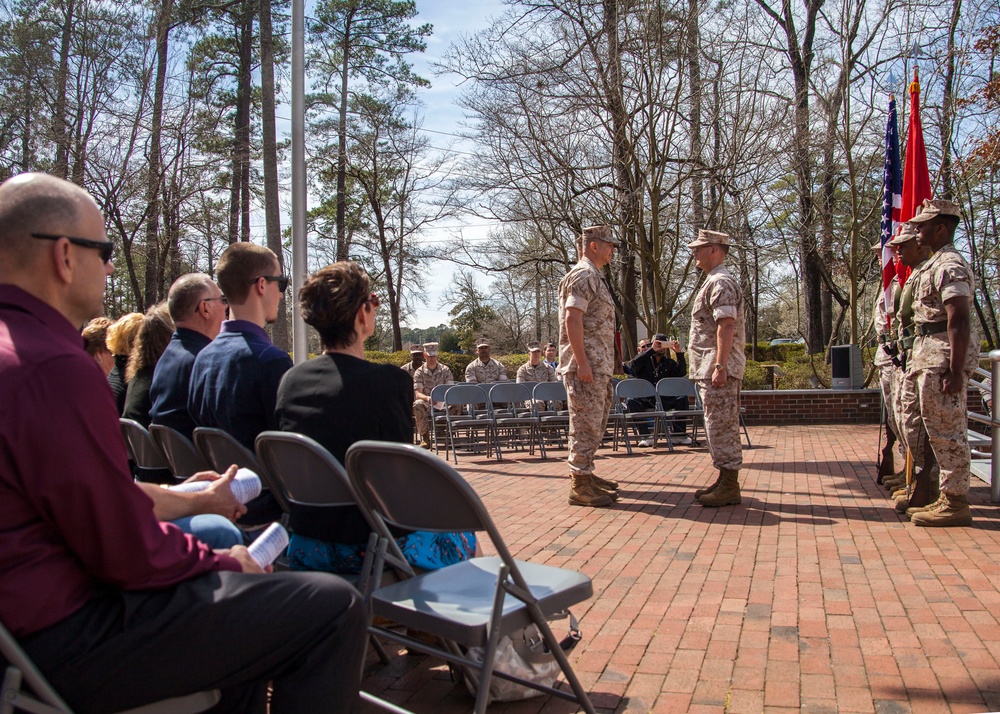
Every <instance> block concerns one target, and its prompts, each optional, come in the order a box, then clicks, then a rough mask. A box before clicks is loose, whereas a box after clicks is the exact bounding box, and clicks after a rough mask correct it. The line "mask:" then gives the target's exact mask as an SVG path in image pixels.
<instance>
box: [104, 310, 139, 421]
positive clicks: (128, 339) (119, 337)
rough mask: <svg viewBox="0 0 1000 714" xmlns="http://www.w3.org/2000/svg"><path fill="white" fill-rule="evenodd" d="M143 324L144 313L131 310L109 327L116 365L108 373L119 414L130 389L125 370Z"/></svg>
mask: <svg viewBox="0 0 1000 714" xmlns="http://www.w3.org/2000/svg"><path fill="white" fill-rule="evenodd" d="M141 324H142V313H141V312H130V313H128V314H126V315H122V316H121V317H119V318H118V319H117V320H115V321H114V322H113V323H111V326H110V327H109V328H108V337H107V345H108V349H109V350H111V354H112V355H114V358H115V366H114V367H113V368H112V369H111V373H110V374H109V375H108V384H110V385H111V393H112V394H114V395H115V405H116V406H117V407H118V416H121V415H122V412H124V411H125V392H126V391H127V389H128V379H126V377H125V372H126V370H127V369H128V358H129V355H130V354H132V344H133V343H134V342H135V336H136V334H137V333H138V332H139V325H141Z"/></svg>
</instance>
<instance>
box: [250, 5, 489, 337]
mask: <svg viewBox="0 0 1000 714" xmlns="http://www.w3.org/2000/svg"><path fill="white" fill-rule="evenodd" d="M313 5H314V0H306V16H307V17H311V16H312V8H313ZM416 6H417V13H418V14H417V17H416V18H414V19H413V20H412V21H411V24H412V25H414V26H417V25H422V24H424V23H430V24H431V25H433V32H432V34H431V36H430V37H428V38H426V41H427V50H426V51H425V52H423V53H420V54H415V55H411V56H410V57H409V58H408V60H409V61H410V62H411V63H412V64H413V68H414V71H415V72H416V73H417V74H418V75H420V76H421V77H424V78H425V79H428V80H429V81H430V82H431V86H430V87H429V88H425V89H421V90H419V93H418V94H419V98H420V100H421V101H422V102H423V105H424V106H423V107H422V109H421V113H422V114H423V128H424V130H425V131H426V133H427V134H426V135H427V137H428V139H429V143H430V145H431V146H432V147H437V148H441V149H446V148H450V149H451V150H458V151H470V150H471V147H470V146H469V145H468V144H467V143H462V141H461V140H459V139H457V138H456V137H455V136H454V135H456V134H460V133H461V131H462V122H463V120H464V118H465V117H464V114H463V110H462V109H461V108H460V107H459V106H458V105H457V104H456V100H457V99H458V97H459V94H460V92H461V89H460V87H459V86H458V81H459V78H458V77H457V76H456V75H453V74H447V75H435V70H434V69H432V65H433V64H434V63H435V62H439V61H440V60H441V59H442V57H443V56H444V54H445V53H446V52H447V51H448V48H449V47H451V45H452V43H453V42H455V41H457V40H458V39H460V38H461V37H462V36H464V35H471V34H473V33H475V32H476V31H477V30H480V29H485V28H486V27H488V26H489V24H490V22H491V18H493V17H496V16H498V15H500V14H502V12H503V10H504V5H503V3H502V2H501V0H416ZM307 82H308V78H307ZM290 113H291V106H290V105H289V104H287V103H284V104H282V105H281V106H279V108H278V111H277V119H278V123H277V130H278V134H279V140H280V139H281V138H282V136H281V135H282V134H284V136H285V138H290V137H291V124H290V120H289V117H290ZM284 168H285V169H289V168H290V165H289V166H286V167H284ZM290 188H291V187H290V184H287V183H286V184H285V185H283V186H282V200H283V204H284V206H283V208H284V209H285V210H284V211H283V215H282V218H281V223H282V226H287V225H290V220H291V218H290V216H289V215H288V213H287V210H288V208H289V207H290V205H291V194H290ZM307 201H308V197H307ZM310 206H311V203H310ZM254 223H255V224H260V226H259V227H258V230H260V231H261V232H262V229H263V223H264V220H263V216H262V215H261V216H260V217H259V220H255V221H254ZM490 228H491V226H490V225H489V224H487V223H485V222H484V221H483V219H478V218H474V217H462V218H456V219H452V220H448V221H441V222H440V223H437V224H435V225H434V226H433V227H431V228H429V229H428V230H426V231H425V232H424V233H423V234H422V235H421V236H420V238H419V239H418V240H419V241H422V242H427V243H429V244H431V245H436V246H440V245H441V243H442V242H444V241H446V240H450V239H452V238H454V237H456V236H457V235H459V234H460V235H462V236H463V237H465V238H470V239H472V240H480V239H483V238H485V237H487V235H488V234H489V231H490ZM256 237H258V238H259V237H260V236H256ZM424 267H425V272H424V275H423V278H424V284H425V285H426V290H425V292H424V301H423V302H420V301H418V302H417V304H416V305H415V314H414V315H413V316H412V317H410V318H409V319H408V320H407V321H406V326H408V327H412V328H426V327H434V326H437V325H440V324H447V323H448V321H449V319H450V318H449V317H448V310H449V308H447V307H442V299H443V297H444V293H445V291H446V290H447V289H448V286H449V285H450V283H451V277H452V274H453V273H454V272H456V271H457V269H458V268H457V266H456V265H455V264H454V263H450V262H448V261H444V260H432V261H428V262H427V263H426V264H425V266H424ZM489 281H490V278H489V276H487V275H485V274H481V275H480V276H479V283H480V285H481V286H482V287H486V286H487V285H488V284H489Z"/></svg>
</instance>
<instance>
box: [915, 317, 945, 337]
mask: <svg viewBox="0 0 1000 714" xmlns="http://www.w3.org/2000/svg"><path fill="white" fill-rule="evenodd" d="M916 328H917V334H918V335H920V336H921V337H923V336H925V335H936V334H938V333H939V332H945V331H947V329H948V321H947V320H942V321H941V322H918V323H916Z"/></svg>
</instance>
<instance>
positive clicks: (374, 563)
mask: <svg viewBox="0 0 1000 714" xmlns="http://www.w3.org/2000/svg"><path fill="white" fill-rule="evenodd" d="M254 445H255V446H256V448H257V456H258V457H259V458H260V462H261V464H262V465H263V467H264V469H265V470H266V471H267V472H268V473H270V474H271V476H272V483H273V484H274V491H275V495H276V496H278V495H279V494H280V499H281V500H282V501H283V502H285V503H288V504H289V505H290V506H291V505H297V506H304V507H308V508H314V509H327V510H329V511H330V513H331V516H330V517H331V518H336V517H337V514H336V511H337V510H338V509H341V510H342V509H344V508H347V507H358V500H357V498H356V496H355V494H354V487H353V486H352V485H351V482H350V480H349V479H348V478H347V473H346V472H345V471H344V467H343V466H341V465H340V462H338V461H337V459H335V458H334V457H333V455H332V454H331V453H330V452H329V451H327V450H326V449H325V448H324V447H323V445H322V444H320V443H319V442H317V441H315V440H313V439H310V438H309V437H308V436H305V435H303V434H294V433H291V432H285V431H264V432H261V433H260V434H258V435H257V440H256V442H255V443H254ZM361 513H362V515H366V513H365V511H364V509H361ZM368 524H369V527H371V528H372V530H371V533H370V535H369V537H368V546H367V548H366V549H365V559H364V561H363V562H362V564H361V572H360V573H359V574H358V575H351V574H347V575H341V576H340V577H342V578H344V579H345V580H347V581H348V582H350V583H351V584H353V585H354V586H355V587H357V589H358V591H359V592H360V593H361V594H362V596H363V597H364V598H365V602H366V603H369V600H370V596H371V591H372V590H373V589H374V588H375V587H378V585H379V584H380V583H381V580H382V572H383V569H384V567H385V566H386V565H389V566H391V567H392V568H393V569H394V570H395V571H396V572H401V573H406V574H410V573H412V572H413V571H412V570H411V569H410V566H409V564H408V563H407V562H406V558H405V557H404V556H403V554H402V553H401V552H400V551H399V548H398V546H397V545H396V542H395V540H394V539H393V536H392V534H391V533H388V532H386V538H381V537H380V534H379V532H378V531H377V529H376V528H375V527H372V523H371V522H370V521H368ZM369 605H370V603H369ZM368 612H369V617H370V616H371V607H370V606H369V608H368ZM370 641H371V643H372V646H373V647H374V649H375V651H376V653H378V656H379V658H380V659H381V660H382V661H383V662H388V661H389V657H388V655H387V654H386V652H385V649H384V648H383V647H382V645H381V644H380V643H379V642H378V641H377V640H375V639H374V638H370Z"/></svg>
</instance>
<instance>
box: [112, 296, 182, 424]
mask: <svg viewBox="0 0 1000 714" xmlns="http://www.w3.org/2000/svg"><path fill="white" fill-rule="evenodd" d="M173 331H174V323H173V320H171V319H170V315H169V314H167V306H166V304H164V303H162V302H161V303H158V304H156V305H153V307H151V308H149V310H148V311H147V312H146V315H145V316H144V317H143V318H142V324H141V325H139V332H138V333H136V336H135V342H134V343H133V344H132V354H130V355H129V358H128V368H127V369H126V370H125V381H127V382H128V388H127V389H126V390H125V409H124V410H123V411H122V416H123V417H125V418H126V419H134V420H135V421H137V422H139V423H140V424H142V425H143V426H144V427H146V428H149V409H150V407H151V406H152V405H153V401H152V399H151V398H150V395H149V387H150V385H151V384H152V383H153V370H154V369H156V364H157V362H159V361H160V356H161V355H163V351H164V350H165V349H167V345H168V344H170V335H172V334H173Z"/></svg>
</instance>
